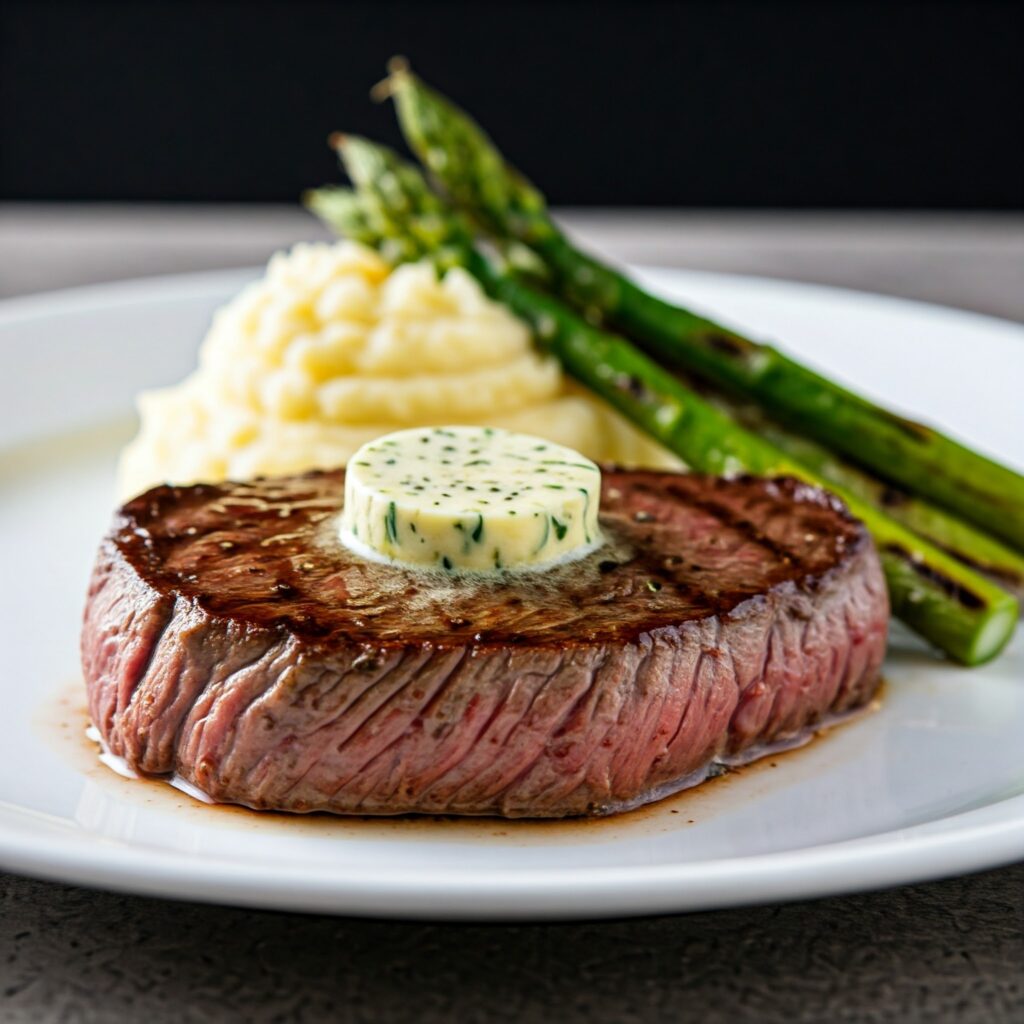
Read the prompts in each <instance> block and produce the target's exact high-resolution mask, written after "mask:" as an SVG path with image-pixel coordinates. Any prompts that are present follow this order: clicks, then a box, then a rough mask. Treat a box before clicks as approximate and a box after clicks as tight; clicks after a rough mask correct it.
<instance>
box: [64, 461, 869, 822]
mask: <svg viewBox="0 0 1024 1024" xmlns="http://www.w3.org/2000/svg"><path fill="white" fill-rule="evenodd" d="M343 479H344V474H343V472H341V471H337V472H330V473H310V474H307V475H304V476H297V477H287V478H280V479H273V480H271V479H267V480H260V481H256V482H253V483H250V484H224V485H221V486H209V485H201V486H194V487H157V488H155V489H154V490H151V491H149V492H147V493H146V494H143V495H141V496H140V497H138V498H136V499H134V500H133V501H131V502H129V503H128V504H127V505H126V506H124V508H123V509H121V510H120V512H119V513H118V515H117V518H116V520H115V523H114V525H113V528H112V530H111V532H110V534H109V535H108V536H107V538H106V539H105V540H104V542H103V545H102V547H101V549H100V553H99V557H98V561H97V563H96V568H95V572H94V575H93V579H92V583H91V587H90V592H89V599H88V605H87V607H86V612H85V625H84V631H83V634H82V662H83V666H84V671H85V678H86V683H87V685H88V690H89V700H90V709H91V713H92V718H93V722H94V723H95V725H96V726H97V727H98V729H99V731H100V732H101V734H102V736H103V738H104V740H105V742H106V744H107V745H108V746H109V748H110V749H111V751H112V752H113V753H115V754H117V755H120V756H122V757H124V758H125V759H126V760H127V762H128V764H129V765H130V766H132V767H133V768H135V769H136V770H138V771H140V772H145V773H171V772H174V773H177V774H178V775H180V776H181V777H183V778H185V779H186V780H188V781H190V782H191V783H193V784H194V785H196V786H198V787H199V788H201V789H202V790H204V791H205V792H206V793H208V794H209V795H210V796H211V797H213V798H214V799H215V800H219V801H225V802H231V803H239V804H245V805H248V806H250V807H256V808H277V809H282V810H289V811H312V810H329V811H335V812H340V813H358V814H399V813H405V812H422V813H451V814H499V815H505V816H540V817H558V816H564V815H578V814H601V813H609V812H612V811H615V810H621V809H625V808H628V807H632V806H636V805H639V804H641V803H644V802H646V801H649V800H652V799H656V798H658V797H660V796H664V795H666V794H667V793H670V792H674V791H676V790H678V789H681V788H683V787H685V786H687V785H692V784H694V783H696V782H699V781H701V779H702V778H704V777H705V776H706V775H707V774H708V772H709V770H711V769H712V768H713V767H714V766H715V765H716V764H717V763H719V762H721V761H723V760H726V761H728V760H730V759H732V760H738V759H744V758H747V759H750V758H751V757H753V756H756V755H757V753H758V752H764V751H765V750H766V749H768V748H770V747H774V746H775V745H777V744H780V743H786V742H790V741H793V740H796V739H798V738H800V737H803V736H806V735H807V733H808V731H809V730H811V729H813V728H814V727H815V725H816V724H818V723H820V722H821V720H822V719H823V717H825V716H828V715H830V714H832V713H837V712H843V711H846V710H848V709H851V708H854V707H856V706H858V705H862V704H864V703H865V702H866V701H868V700H869V699H870V697H871V696H872V694H873V693H874V691H875V688H876V686H877V684H878V680H879V667H880V664H881V661H882V656H883V652H884V648H885V642H886V628H887V619H888V603H887V597H886V590H885V585H884V582H883V578H882V574H881V571H880V568H879V562H878V558H877V555H876V553H875V550H874V547H873V546H872V544H871V541H870V539H869V537H868V535H867V533H866V532H865V530H864V528H863V527H862V526H861V525H860V524H859V523H858V522H856V521H855V520H853V519H852V518H851V517H850V516H849V515H848V514H847V512H846V511H845V509H844V507H843V506H842V505H841V504H840V503H839V502H838V500H837V499H835V498H833V497H832V496H830V495H828V494H826V493H824V492H822V491H820V490H817V489H815V488H812V487H808V486H806V485H804V484H801V483H798V482H796V481H794V480H790V479H778V480H759V479H754V478H742V479H738V480H731V481H728V480H722V479H717V478H709V477H704V476H696V475H693V476H688V475H680V474H674V473H656V472H620V471H615V470H609V471H606V473H605V475H604V485H603V495H602V517H601V518H602V527H603V530H604V532H605V534H606V536H607V538H608V544H607V545H606V546H605V547H604V548H602V549H601V550H599V551H597V552H595V553H593V554H592V555H590V556H588V557H587V558H586V559H584V560H581V561H578V562H575V563H571V564H568V565H564V566H562V567H560V568H556V569H553V570H551V571H549V572H542V573H534V574H529V573H526V574H518V575H515V574H512V573H506V574H504V575H501V576H497V577H495V578H494V579H480V578H471V577H467V576H458V575H448V574H436V575H424V574H423V573H422V572H410V571H406V570H404V569H399V568H394V567H390V566H384V565H378V564H375V563H370V562H367V561H364V560H363V559H361V558H360V557H358V556H357V555H355V554H353V553H351V552H349V551H348V550H347V549H345V548H344V547H343V546H341V545H340V544H339V543H338V542H337V541H336V540H335V536H336V519H337V515H338V513H339V511H340V506H341V501H342V492H343Z"/></svg>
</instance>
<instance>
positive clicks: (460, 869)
mask: <svg viewBox="0 0 1024 1024" xmlns="http://www.w3.org/2000/svg"><path fill="white" fill-rule="evenodd" d="M252 274H253V272H232V273H219V274H204V275H196V276H190V277H178V278H166V279H157V280H149V281H140V282H132V283H127V284H123V285H115V286H110V287H101V288H94V289H87V290H79V291H74V292H66V293H62V294H55V295H44V296H38V297H31V298H25V299H18V300H13V301H9V302H7V303H2V304H0V360H2V362H0V368H2V369H0V567H2V568H0V572H2V574H3V575H2V579H3V586H2V587H0V638H2V648H0V649H2V651H3V668H2V669H0V707H2V709H3V719H4V723H5V727H4V730H3V741H2V742H0V864H2V865H3V866H4V867H7V868H9V869H11V870H14V871H20V872H24V873H27V874H33V875H39V876H45V877H48V878H54V879H60V880H64V881H68V882H77V883H83V884H87V885H97V886H106V887H111V888H117V889H126V890H131V891H134V892H141V893H149V894H154V895H160V896H170V897H178V898H188V899H200V900H212V901H220V902H226V903H241V904H252V905H256V906H263V907H281V908H294V909H300V910H314V911H330V912H338V913H353V914H371V915H381V916H393V917H411V916H431V917H465V918H470V917H484V918H516V917H585V916H604V915H619V914H642V913H661V912H668V911H680V910H691V909H697V908H706V907H721V906H726V905H729V904H737V903H745V902H755V901H769V900H783V899H792V898H796V897H807V896H816V895H823V894H826V893H835V892H842V891H850V890H855V889H864V888H869V887H878V886H884V885H891V884H895V883H902V882H910V881H915V880H921V879H926V878H932V877H936V876H939V875H945V874H951V873H956V872H964V871H969V870H973V869H978V868H983V867H988V866H991V865H995V864H999V863H1005V862H1008V861H1011V860H1014V859H1017V858H1020V857H1024V635H1022V636H1020V637H1018V639H1017V640H1016V642H1015V643H1014V645H1013V646H1012V648H1011V649H1010V651H1009V652H1008V653H1007V654H1005V655H1004V656H1003V657H1002V658H1001V659H1000V660H999V661H997V662H996V663H995V664H993V665H990V666H988V667H986V668H984V669H978V670H974V671H966V670H963V669H958V668H955V667H953V666H951V665H948V664H945V663H943V662H941V661H939V660H937V659H936V658H934V657H933V656H932V655H930V654H929V653H928V652H927V651H925V650H924V649H923V648H922V647H920V646H919V645H918V644H917V643H916V642H915V641H914V640H913V639H911V638H910V637H909V636H908V635H907V634H905V633H904V632H902V631H901V630H899V629H896V630H895V631H894V636H893V642H892V647H891V653H890V656H889V659H888V662H887V664H886V676H887V680H888V683H887V686H886V689H885V695H884V699H883V701H882V705H881V709H880V710H878V711H876V712H874V713H872V714H869V715H867V716H866V717H864V718H861V719H860V720H858V721H855V722H852V723H850V724H848V725H845V726H843V727H841V728H840V729H838V730H836V731H835V732H833V734H831V735H830V736H828V737H826V738H824V739H822V740H820V741H817V742H815V743H813V744H811V746H809V747H807V748H805V749H804V750H802V751H798V752H795V753H791V754H787V755H785V756H783V757H780V758H777V759H776V760H775V761H768V762H762V764H761V765H760V766H756V767H754V768H751V769H747V770H745V771H743V772H741V773H738V774H737V775H734V776H728V777H726V778H725V779H724V780H718V781H715V782H713V783H710V784H709V785H707V786H705V787H703V788H701V789H698V790H694V791H692V792H691V793H688V794H683V795H681V796H679V797H676V798H674V799H671V800H669V801H666V802H663V803H661V804H658V805H655V806H654V807H652V808H649V809H646V810H644V811H641V812H637V813H635V814H633V815H627V816H624V817H622V818H619V819H612V820H609V821H602V822H596V823H575V824H559V823H554V824H529V823H526V824H524V823H515V822H509V823H503V822H494V821H490V822H468V823H467V822H452V823H445V822H432V821H425V822H410V821H392V822H388V821H378V822H372V821H371V822H367V821H346V820H343V819H326V818H313V819H308V820H307V819H301V818H291V819H289V818H284V817H279V816H274V815H270V816H261V815H258V814H255V813H253V812H247V811H240V810H231V809H225V808H217V807H208V806H205V805H201V804H197V803H194V802H192V801H191V800H190V799H189V798H188V797H185V796H183V795H182V794H179V793H177V792H176V791H175V790H172V789H171V788H170V787H168V786H166V785H163V784H160V783H148V782H131V781H128V780H123V779H120V778H119V777H117V776H116V775H114V774H113V773H112V772H110V771H109V770H108V769H107V768H105V767H103V766H102V765H100V764H99V763H98V762H97V761H96V759H95V750H94V749H92V748H91V747H90V746H89V745H88V744H86V743H85V741H84V740H83V738H82V729H83V727H84V724H85V723H84V715H83V711H82V702H81V697H80V693H81V681H80V678H79V676H78V667H77V635H78V624H79V616H80V613H81V606H82V600H83V593H84V587H85V582H86V579H87V574H88V571H89V568H90V565H91V561H92V556H93V551H94V549H95V545H96V543H97V541H98V540H99V537H100V535H101V534H102V532H103V530H104V529H105V527H106V524H107V520H108V518H109V515H110V512H111V508H112V504H113V494H112V489H113V467H114V460H115V456H116V453H117V450H118V447H119V445H120V444H122V443H123V441H124V440H125V439H126V438H127V437H128V436H129V434H130V432H131V429H132V422H131V409H132V396H133V394H134V393H135V392H136V391H137V390H138V389H139V388H141V387H144V386H151V385H155V384H160V383H166V382H170V381H173V380H176V379H178V378H180V377H182V376H183V375H184V374H185V373H186V372H188V370H189V369H190V368H191V366H192V365H193V361H194V358H195V350H196V347H197V345H198V342H199V340H200V338H201V336H202V334H203V331H204V329H205V327H206V324H207V322H208V320H209V317H210V314H211V312H212V311H213V309H214V308H215V307H216V306H217V305H218V304H220V303H221V302H223V301H224V300H225V299H227V298H228V297H229V296H230V295H231V294H232V293H233V292H234V291H236V290H237V288H238V287H239V286H240V285H241V284H242V283H243V282H244V281H246V280H247V279H249V278H250V277H251V276H252ZM647 276H648V278H649V279H650V281H651V282H652V283H653V284H654V285H655V286H657V287H659V288H662V289H663V290H665V291H666V292H668V293H670V294H675V295H678V296H679V297H680V298H683V299H685V300H686V301H687V302H688V303H689V304H691V305H693V306H696V307H699V308H702V309H705V310H707V311H710V312H712V313H714V314H716V315H717V316H719V317H720V318H722V319H725V320H728V321H730V322H732V323H734V324H737V325H739V326H742V327H747V328H748V329H750V330H751V331H753V332H755V333H756V334H758V335H761V336H769V337H776V338H783V339H785V343H786V345H787V347H788V348H790V349H791V350H792V351H794V352H796V353H797V354H798V355H799V356H800V357H801V358H803V359H805V360H807V361H808V362H811V363H814V364H816V365H819V366H821V367H823V368H825V369H827V370H828V371H829V372H830V373H832V374H834V375H836V376H837V377H840V378H843V379H846V380H849V381H850V382H852V383H854V384H855V385H857V386H858V387H860V388H862V389H863V390H864V391H866V392H869V393H871V394H874V395H876V396H878V397H879V398H881V399H883V400H884V401H886V402H888V403H890V404H892V405H894V406H898V407H901V408H903V409H905V410H906V411H908V412H910V413H912V414H918V415H921V416H924V417H928V418H931V419H935V420H938V421H940V422H942V423H943V424H944V425H945V426H946V427H947V428H948V429H949V430H950V431H952V432H954V433H956V434H959V435H961V436H962V437H964V438H966V439H967V440H968V441H970V442H971V443H973V444H975V445H977V446H979V447H980V448H983V449H986V450H988V451H990V452H992V453H993V454H995V455H997V456H999V457H1001V458H1003V459H1005V460H1006V461H1008V462H1010V463H1013V464H1015V465H1016V466H1018V467H1021V466H1024V403H1022V402H1021V397H1020V385H1021V382H1022V381H1024V328H1021V327H1019V326H1015V325H1013V324H1008V323H1003V322H1000V321H996V320H990V319H987V318H984V317H979V316H974V315H970V314H966V313H960V312H956V311H952V310H947V309H940V308H937V307H929V306H922V305H916V304H911V303H906V302H900V301H897V300H893V299H886V298H880V297H876V296H868V295H861V294H857V293H854V292H845V291H837V290H831V289H823V288H814V287H808V286H801V285H794V284H785V283H780V282H771V281H764V280H756V279H744V278H730V277H723V276H717V275H704V274H683V273H670V272H666V271H650V272H648V274H647Z"/></svg>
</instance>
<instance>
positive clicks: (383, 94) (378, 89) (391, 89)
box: [370, 56, 409, 103]
mask: <svg viewBox="0 0 1024 1024" xmlns="http://www.w3.org/2000/svg"><path fill="white" fill-rule="evenodd" d="M386 66H387V70H388V74H387V77H386V78H384V79H383V80H382V81H380V82H378V83H377V84H376V85H375V86H374V87H373V88H372V89H371V90H370V99H372V100H373V101H374V102H375V103H383V102H384V101H385V100H389V99H391V97H392V96H394V94H395V90H396V89H397V88H398V85H399V82H400V81H401V79H402V78H403V77H404V76H406V75H408V74H409V61H408V60H407V59H406V58H405V57H401V56H396V57H392V58H391V60H389V61H388V62H387V65H386Z"/></svg>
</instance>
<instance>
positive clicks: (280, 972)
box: [0, 865, 1024, 1024]
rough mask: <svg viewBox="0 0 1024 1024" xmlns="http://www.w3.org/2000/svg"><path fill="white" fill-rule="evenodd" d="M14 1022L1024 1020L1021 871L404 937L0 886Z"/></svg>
mask: <svg viewBox="0 0 1024 1024" xmlns="http://www.w3.org/2000/svg"><path fill="white" fill-rule="evenodd" d="M0 921H2V926H0V928H2V931H0V934H2V938H0V951H2V963H3V966H2V968H0V971H2V985H3V988H2V994H0V1019H2V1020H3V1021H4V1022H5V1024H15V1022H18V1024H20V1022H23V1021H24V1022H28V1021H73V1022H79V1021H81V1022H93V1021H96V1022H101V1021H103V1022H106V1021H144V1022H146V1024H163V1022H167V1024H172V1022H173V1024H178V1022H183V1021H197V1022H200V1021H203V1022H205V1021H210V1022H214V1021H217V1022H219V1021H225V1020H244V1021H259V1022H263V1021H266V1022H271V1021H320V1020H336V1021H346V1022H347V1021H367V1022H371V1021H372V1022H391V1021H416V1022H419V1024H435V1022H436V1024H447V1022H452V1021H457V1022H462V1021H516V1022H522V1024H526V1022H532V1021H555V1022H566V1024H571V1022H576V1021H579V1022H602V1021H615V1022H624V1024H625V1022H640V1021H642V1022H645V1024H646V1022H660V1021H665V1022H675V1021H690V1020H692V1021H700V1022H703V1024H735V1022H737V1021H757V1022H763V1024H772V1022H775V1021H778V1022H787V1024H793V1022H798V1021H808V1022H811V1021H813V1022H817V1021H827V1022H842V1021H858V1022H859V1021H865V1022H868V1021H870V1022H882V1021H893V1022H897V1021H898V1022H904V1024H913V1022H918V1021H920V1022H926V1021H937V1022H938V1021H955V1022H958V1024H1002V1022H1015V1021H1022V1020H1024V865H1018V866H1016V867H1013V868H1010V869H1007V870H1003V871H994V872H988V873H986V874H982V875H975V876H972V877H968V878H960V879H953V880H950V881H946V882H939V883H933V884H930V885H921V886H914V887H910V888H904V889H898V890H894V891H891V892H883V893H872V894H870V895H864V896H850V897H843V898H838V899H829V900H821V901H818V902H814V903H803V904H791V905H788V906H779V907H755V908H750V909H743V910H729V911H720V912H718V913H704V914H692V915H689V916H681V917H663V918H647V919H642V920H635V921H611V922H599V923H588V924H537V925H532V924H527V925H523V924H520V925H514V926H508V925H464V924H424V923H416V924H400V923H391V922H377V921H355V920H347V919H339V918H328V917H311V916H302V915H295V914H277V913H269V912H260V911H250V910H236V909H230V908H223V907H207V906H196V905H192V904H187V903H166V902H162V901H157V900H150V899H142V898H139V897H133V896H118V895H110V894H106V893H96V892H90V891H86V890H83V889H73V888H69V887H66V886H62V885H51V884H44V883H42V882H34V881H28V880H26V879H20V878H14V877H11V876H7V877H3V878H2V879H0Z"/></svg>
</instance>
